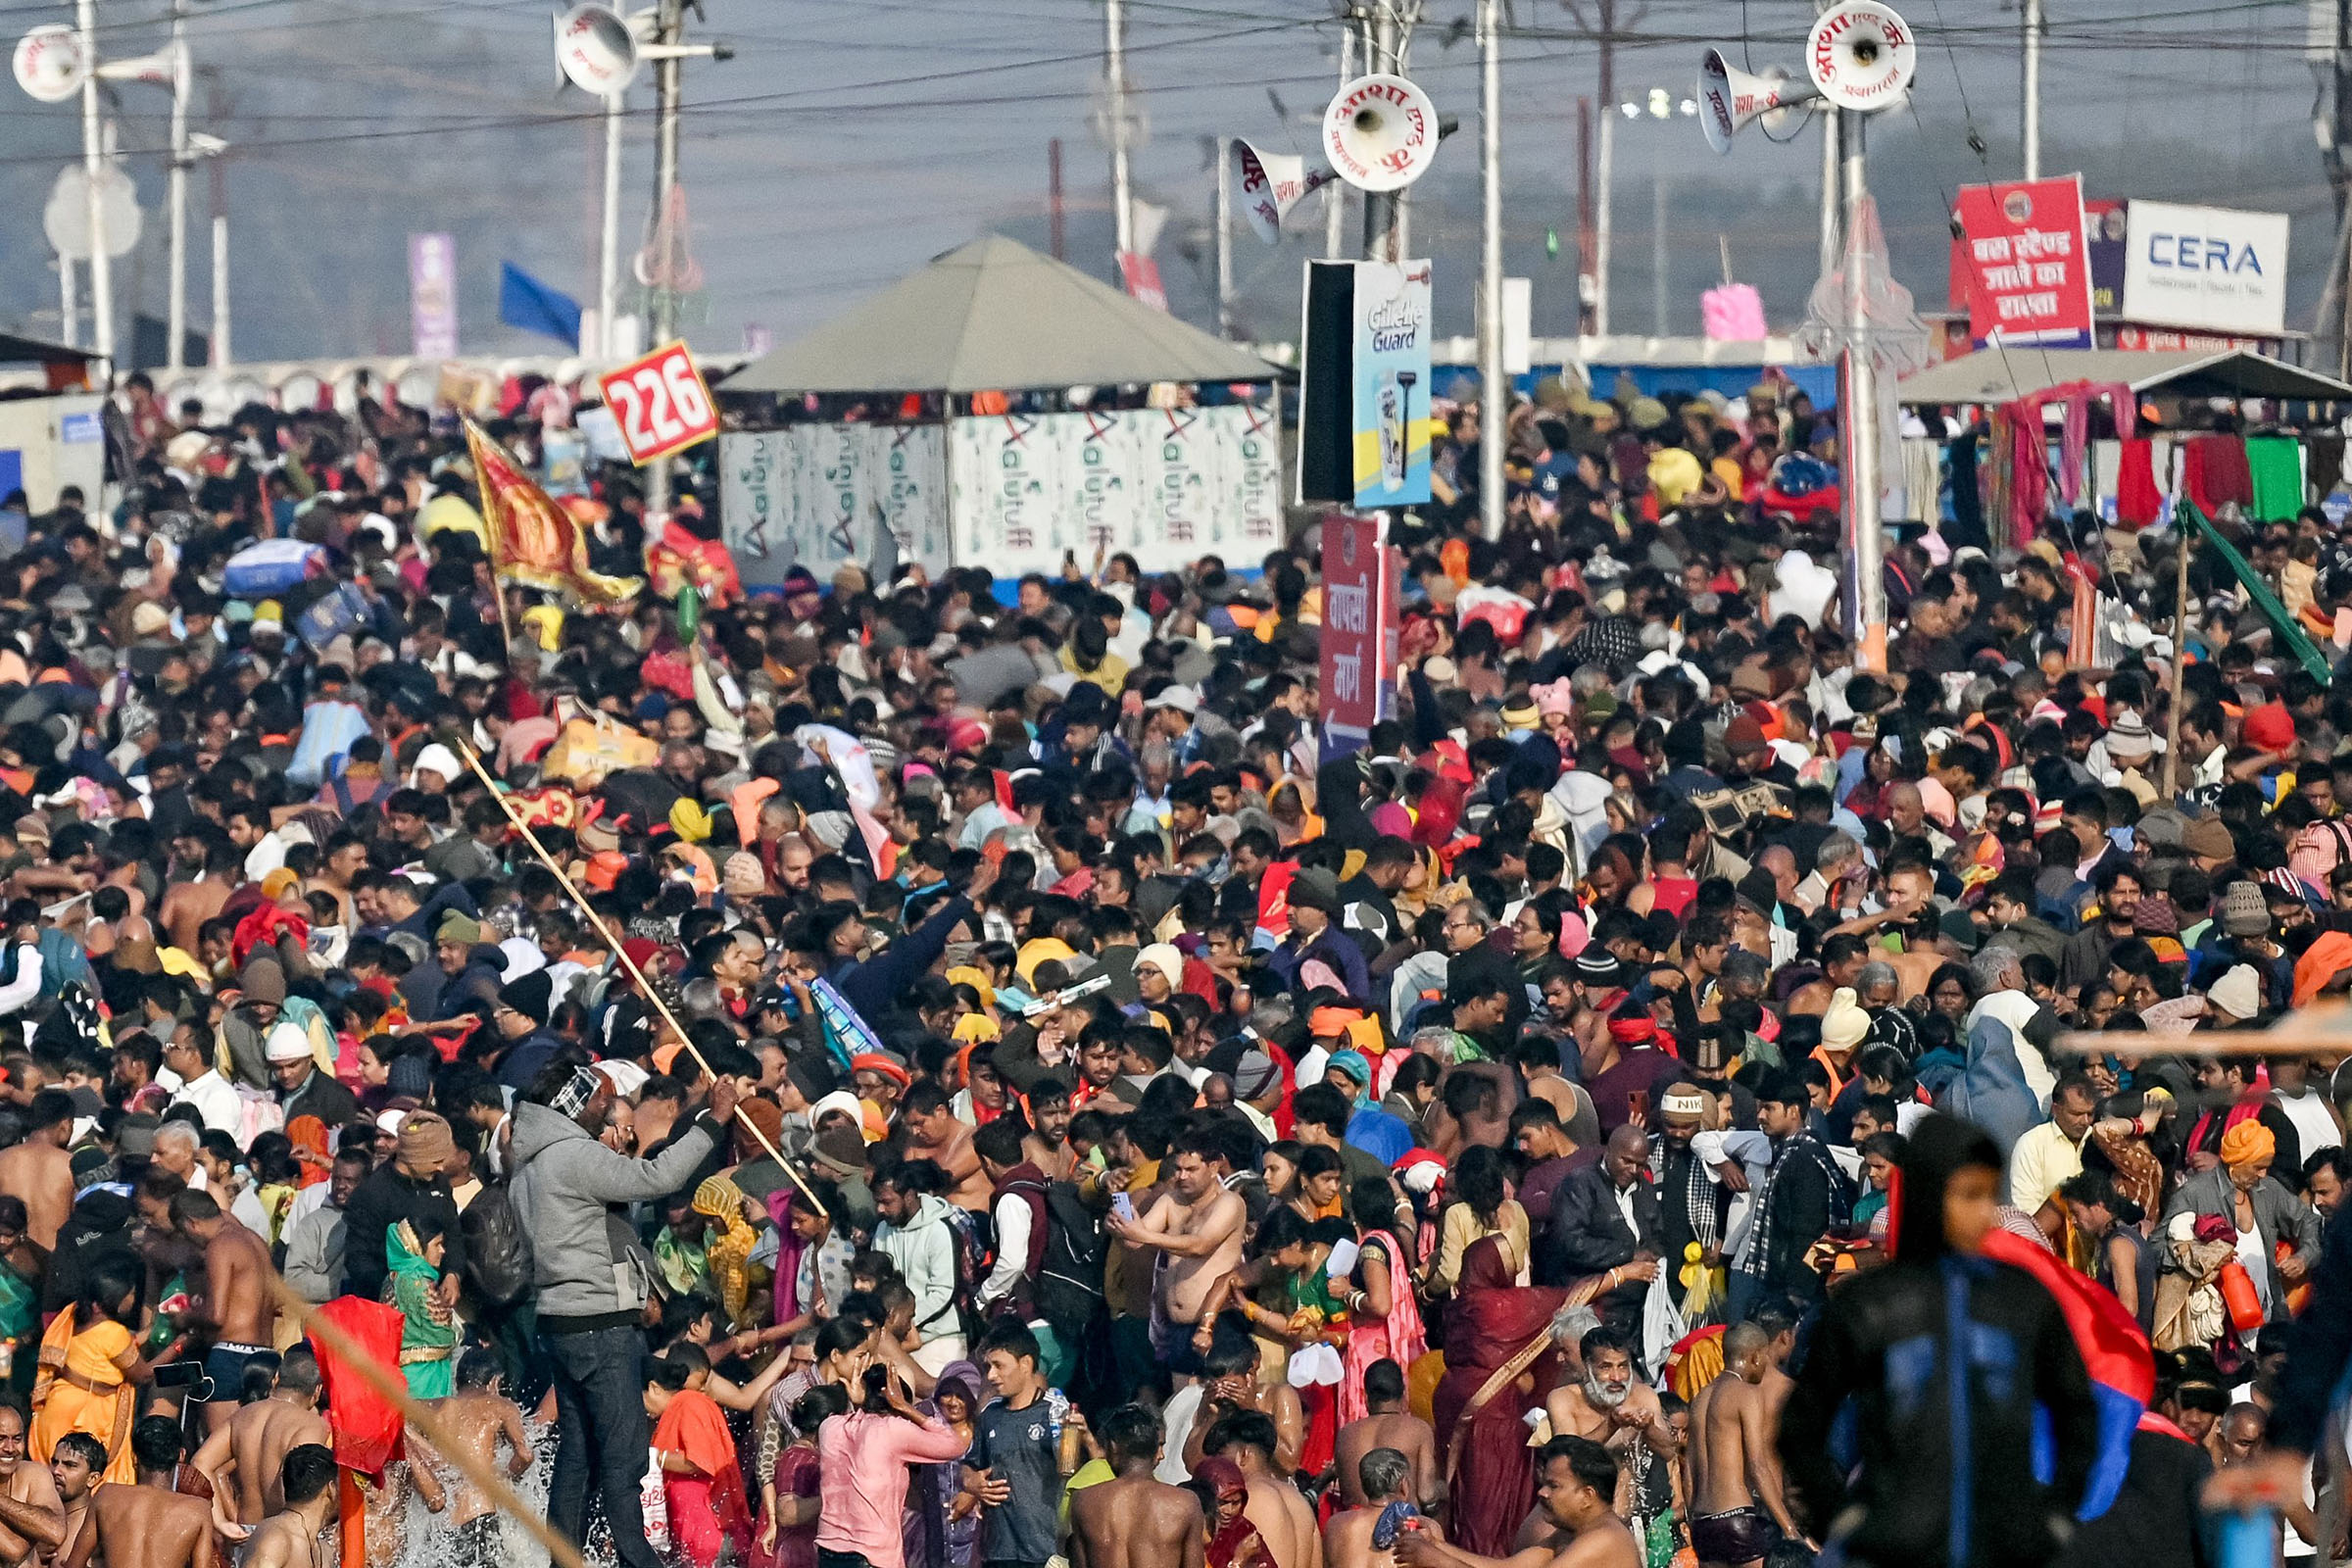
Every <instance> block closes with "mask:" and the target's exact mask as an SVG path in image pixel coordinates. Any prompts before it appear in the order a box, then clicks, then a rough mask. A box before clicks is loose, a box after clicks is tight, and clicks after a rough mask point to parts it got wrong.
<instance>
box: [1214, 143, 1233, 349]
mask: <svg viewBox="0 0 2352 1568" xmlns="http://www.w3.org/2000/svg"><path fill="white" fill-rule="evenodd" d="M1231 148H1232V143H1230V142H1228V141H1227V140H1226V139H1225V138H1224V137H1222V136H1219V137H1218V138H1217V335H1218V336H1219V337H1223V338H1230V337H1232V336H1233V329H1234V319H1233V175H1232V166H1233V158H1232V153H1231Z"/></svg>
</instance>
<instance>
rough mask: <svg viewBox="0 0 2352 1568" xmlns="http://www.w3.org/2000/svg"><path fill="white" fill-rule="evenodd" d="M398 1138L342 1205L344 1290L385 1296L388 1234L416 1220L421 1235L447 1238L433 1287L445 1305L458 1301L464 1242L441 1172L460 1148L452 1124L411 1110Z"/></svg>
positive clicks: (372, 1297) (372, 1296)
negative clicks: (436, 1232) (437, 1234)
mask: <svg viewBox="0 0 2352 1568" xmlns="http://www.w3.org/2000/svg"><path fill="white" fill-rule="evenodd" d="M395 1136H396V1138H397V1140H398V1141H397V1143H396V1145H395V1147H394V1149H393V1152H392V1157H391V1158H390V1159H389V1160H387V1161H386V1162H385V1163H383V1164H381V1165H378V1166H377V1167H376V1168H375V1169H374V1170H372V1171H370V1172H369V1173H368V1179H367V1180H366V1181H363V1182H362V1183H360V1186H359V1190H358V1191H356V1192H354V1193H353V1194H352V1195H351V1201H350V1202H349V1203H348V1204H347V1205H345V1208H344V1220H345V1226H346V1229H345V1233H344V1234H345V1242H344V1247H343V1294H344V1295H346V1296H357V1297H361V1298H364V1299H367V1300H370V1301H373V1300H378V1299H381V1298H382V1296H383V1290H384V1280H385V1278H386V1277H387V1276H388V1274H389V1273H390V1265H389V1264H388V1263H387V1262H386V1261H385V1258H384V1235H385V1232H387V1231H388V1230H390V1229H391V1228H392V1227H393V1226H395V1225H398V1224H400V1223H401V1222H402V1221H404V1220H416V1221H419V1222H420V1223H419V1224H418V1226H417V1231H418V1234H420V1235H421V1234H427V1233H428V1231H429V1229H434V1228H437V1229H440V1230H442V1231H443V1232H444V1233H445V1234H446V1235H447V1237H448V1239H449V1240H448V1251H447V1253H446V1254H445V1255H444V1257H443V1259H442V1263H441V1280H440V1283H439V1284H438V1285H436V1286H435V1287H434V1291H435V1294H436V1295H438V1296H439V1298H440V1299H441V1300H442V1301H443V1303H444V1304H454V1303H455V1302H456V1301H457V1299H458V1283H459V1281H460V1280H461V1279H462V1278H463V1277H464V1275H465V1271H466V1241H465V1238H464V1237H463V1236H462V1235H461V1234H460V1233H459V1229H458V1205H457V1202H456V1201H455V1200H453V1199H452V1198H451V1196H450V1191H449V1178H448V1177H447V1176H445V1175H443V1174H442V1171H443V1169H444V1167H446V1166H447V1165H448V1163H449V1161H450V1159H451V1157H452V1156H453V1155H455V1154H456V1152H457V1147H458V1146H457V1140H456V1138H455V1137H454V1136H453V1135H452V1134H451V1132H450V1130H449V1123H448V1122H446V1121H444V1120H442V1119H441V1117H440V1116H438V1115H436V1114H434V1113H433V1112H432V1111H429V1110H413V1111H411V1112H409V1113H408V1114H407V1115H406V1116H404V1117H402V1118H401V1122H400V1131H399V1133H398V1134H396V1135H395Z"/></svg>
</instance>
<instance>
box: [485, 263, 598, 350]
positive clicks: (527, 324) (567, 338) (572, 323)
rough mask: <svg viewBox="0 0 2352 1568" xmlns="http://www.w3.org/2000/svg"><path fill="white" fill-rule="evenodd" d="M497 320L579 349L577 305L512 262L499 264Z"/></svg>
mask: <svg viewBox="0 0 2352 1568" xmlns="http://www.w3.org/2000/svg"><path fill="white" fill-rule="evenodd" d="M498 319H499V320H500V321H502V322H504V323H505V324H506V325H508V326H519V327H521V328H522V329H523V330H524V331H526V332H537V333H539V334H540V335H541V336H543V337H552V338H560V339H562V340H563V341H564V344H565V345H566V346H567V347H570V348H577V347H578V346H579V342H580V302H579V301H578V300H575V299H573V298H572V297H571V296H570V295H568V294H566V293H564V291H563V290H562V289H557V288H550V287H549V286H548V285H547V284H545V283H542V282H540V281H539V279H537V278H535V277H533V276H532V275H531V274H530V273H528V272H526V271H524V270H522V269H521V268H519V267H516V266H515V264H514V263H513V262H501V263H499V264H498Z"/></svg>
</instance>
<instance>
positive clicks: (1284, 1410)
mask: <svg viewBox="0 0 2352 1568" xmlns="http://www.w3.org/2000/svg"><path fill="white" fill-rule="evenodd" d="M1257 1363H1258V1349H1257V1342H1256V1341H1255V1340H1253V1339H1251V1338H1250V1337H1249V1336H1248V1335H1245V1334H1241V1333H1238V1332H1236V1331H1235V1330H1234V1329H1232V1328H1230V1327H1228V1328H1226V1329H1225V1330H1224V1331H1223V1332H1221V1333H1219V1334H1217V1335H1216V1336H1215V1337H1214V1338H1213V1339H1212V1340H1211V1341H1210V1344H1209V1348H1208V1351H1207V1353H1206V1354H1204V1355H1202V1356H1201V1376H1202V1377H1203V1378H1205V1379H1206V1380H1207V1383H1206V1385H1205V1386H1204V1387H1203V1388H1202V1389H1201V1405H1200V1409H1199V1410H1198V1411H1197V1412H1196V1413H1195V1414H1194V1417H1193V1423H1192V1429H1191V1430H1190V1431H1189V1432H1188V1433H1186V1435H1185V1440H1184V1467H1185V1469H1187V1470H1192V1469H1195V1468H1197V1467H1198V1466H1199V1465H1200V1463H1201V1459H1202V1458H1204V1457H1206V1455H1207V1453H1208V1451H1209V1450H1208V1434H1209V1431H1210V1429H1212V1428H1213V1427H1215V1426H1216V1424H1217V1423H1218V1422H1219V1421H1221V1420H1222V1419H1224V1418H1225V1417H1226V1416H1229V1415H1232V1414H1233V1413H1234V1412H1235V1411H1237V1410H1248V1411H1254V1412H1255V1413H1256V1414H1258V1415H1262V1416H1264V1417H1265V1418H1266V1419H1267V1420H1269V1421H1271V1422H1273V1423H1274V1455H1273V1457H1274V1472H1275V1474H1277V1475H1286V1476H1287V1475H1289V1474H1290V1473H1291V1472H1292V1471H1293V1470H1295V1469H1297V1468H1298V1465H1299V1452H1300V1450H1301V1449H1303V1448H1304V1447H1305V1446H1306V1406H1305V1404H1304V1403H1303V1402H1302V1401H1301V1400H1300V1399H1299V1391H1298V1390H1297V1389H1294V1388H1292V1387H1291V1385H1290V1381H1289V1380H1288V1379H1287V1378H1278V1379H1276V1380H1275V1381H1274V1382H1272V1383H1270V1384H1269V1383H1265V1382H1262V1381H1260V1379H1259V1378H1258V1375H1257Z"/></svg>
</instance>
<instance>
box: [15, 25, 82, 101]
mask: <svg viewBox="0 0 2352 1568" xmlns="http://www.w3.org/2000/svg"><path fill="white" fill-rule="evenodd" d="M15 63H16V71H17V85H18V86H20V87H22V88H24V89H25V93H26V95H27V96H29V97H32V98H35V99H38V100H39V101H40V102H42V103H45V104H62V103H64V102H65V101H66V100H67V99H69V98H71V97H73V95H74V94H75V93H77V92H79V91H81V84H82V82H83V81H85V80H86V79H88V77H89V74H90V62H89V57H88V56H86V55H84V54H83V53H82V52H81V35H80V34H79V33H77V32H75V31H74V30H73V28H72V27H69V26H67V25H65V24H64V23H62V22H50V23H44V24H43V25H40V26H38V27H35V28H33V29H32V30H31V31H30V32H28V33H26V34H25V36H24V37H22V38H19V39H18V40H17V55H16V62H15Z"/></svg>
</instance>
